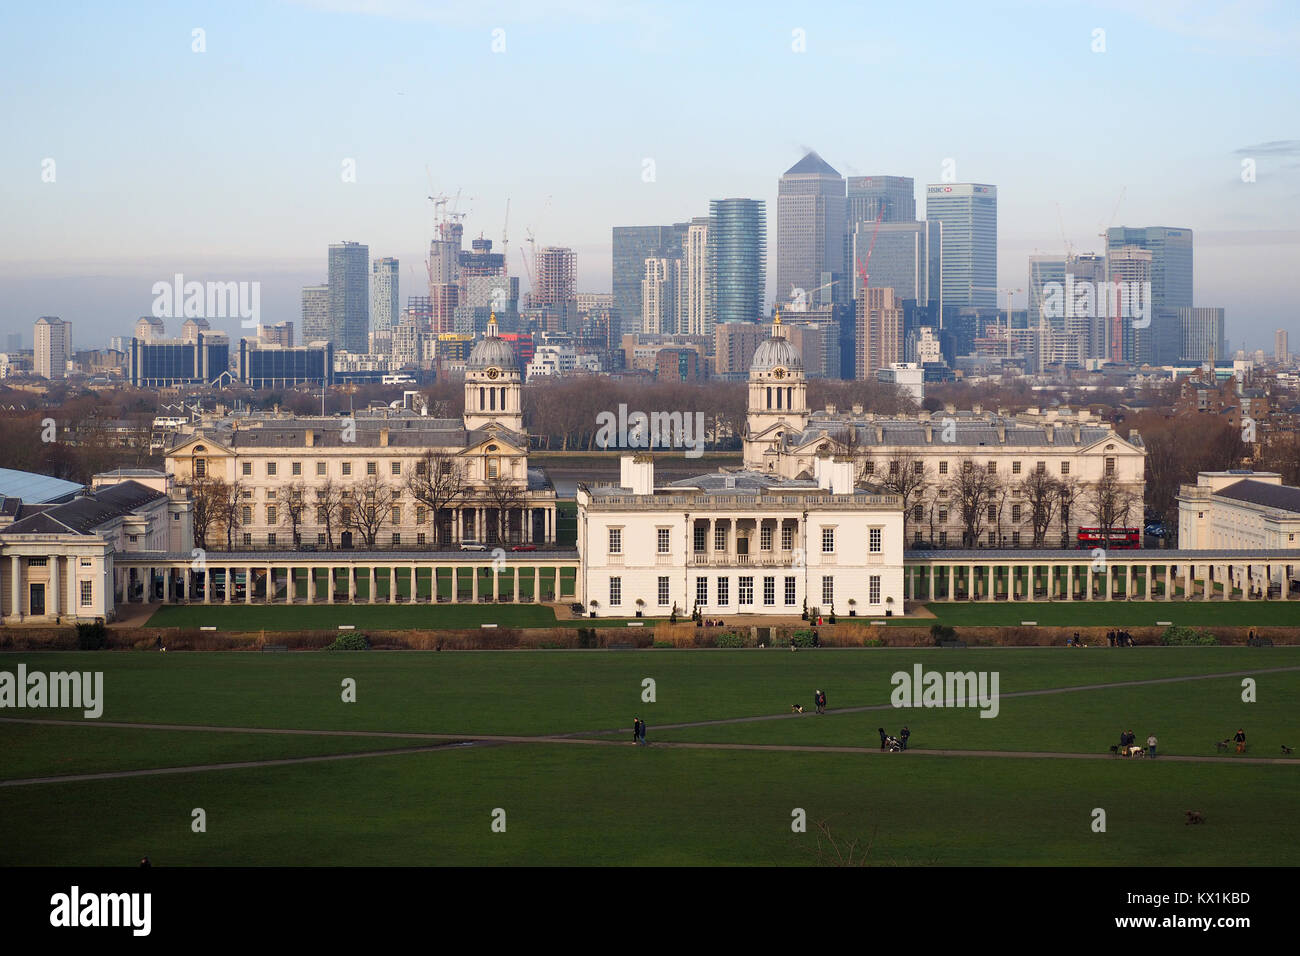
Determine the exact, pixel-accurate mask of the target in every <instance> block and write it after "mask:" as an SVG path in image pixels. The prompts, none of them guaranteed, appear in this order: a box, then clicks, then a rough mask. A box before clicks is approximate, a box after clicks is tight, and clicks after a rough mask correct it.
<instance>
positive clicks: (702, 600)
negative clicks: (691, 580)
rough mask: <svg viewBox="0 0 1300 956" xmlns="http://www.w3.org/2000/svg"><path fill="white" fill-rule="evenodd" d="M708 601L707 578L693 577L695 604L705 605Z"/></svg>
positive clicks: (698, 605)
mask: <svg viewBox="0 0 1300 956" xmlns="http://www.w3.org/2000/svg"><path fill="white" fill-rule="evenodd" d="M708 603H709V579H708V578H696V579H695V605H696V606H697V607H705V606H706V605H707V604H708Z"/></svg>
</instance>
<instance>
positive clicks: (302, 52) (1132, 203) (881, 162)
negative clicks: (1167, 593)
mask: <svg viewBox="0 0 1300 956" xmlns="http://www.w3.org/2000/svg"><path fill="white" fill-rule="evenodd" d="M196 31H198V32H196ZM200 48H201V49H200ZM1298 59H1300V4H1297V3H1295V2H1293V0H1277V2H1265V0H1236V2H1207V0H1189V2H1174V0H1152V2H1147V3H1143V2H1137V0H1095V2H1051V0H1045V2H1029V0H989V2H986V3H980V4H970V3H966V2H954V3H947V2H937V3H924V4H920V3H903V2H899V3H876V2H871V3H861V2H853V3H843V4H841V3H824V4H823V3H807V2H798V3H796V2H783V3H772V2H761V0H760V2H745V3H736V2H724V3H716V4H699V3H698V2H695V3H691V2H687V3H677V2H664V0H655V2H638V0H624V2H619V0H616V2H610V3H598V2H594V0H526V2H500V0H481V2H477V3H461V2H450V3H434V2H426V0H266V2H252V0H223V2H218V3H189V2H173V3H151V2H139V0H133V2H131V3H129V4H122V5H118V4H111V3H82V2H68V3H61V4H58V5H57V6H54V5H47V4H6V5H4V7H3V9H2V10H0V81H2V83H3V90H4V94H3V97H0V130H3V134H2V139H3V146H0V222H2V223H3V229H0V336H3V335H4V334H6V333H11V332H20V333H21V334H22V336H23V343H24V345H25V346H26V347H28V348H30V347H31V342H32V323H33V322H34V321H35V319H36V318H37V317H38V316H40V315H59V316H61V317H62V318H64V319H67V320H71V321H72V322H73V323H74V325H73V342H74V346H75V347H77V348H86V347H99V346H103V345H106V344H107V342H108V338H109V336H111V335H129V334H130V333H131V327H132V325H133V323H134V320H135V319H136V318H137V317H139V316H141V315H146V314H148V313H149V312H150V309H151V306H152V303H153V294H152V287H153V284H154V283H155V282H159V281H167V282H170V281H171V280H172V277H173V276H174V275H175V274H177V273H180V274H182V275H184V276H185V278H186V279H187V280H189V281H195V280H197V281H200V282H204V281H221V282H225V281H257V282H260V283H261V308H262V316H263V321H266V322H271V323H273V322H279V321H284V320H292V321H294V322H295V324H297V323H298V320H299V315H298V313H299V291H300V287H301V286H302V285H305V284H314V283H319V282H323V281H325V278H326V271H327V270H326V249H327V247H328V245H329V244H330V243H331V242H340V241H343V240H352V241H358V242H362V243H365V244H367V245H368V246H369V247H370V252H371V255H372V257H380V256H396V257H398V258H399V259H400V260H401V290H400V291H401V297H402V300H403V301H405V298H406V296H408V295H412V294H426V293H425V292H424V291H423V289H422V287H423V286H424V285H425V282H426V280H425V278H424V266H423V260H424V257H425V255H426V253H427V249H428V241H429V239H430V237H431V233H432V228H433V221H434V210H433V204H432V203H430V202H429V200H428V197H429V196H430V195H439V194H446V195H448V196H451V197H455V196H457V195H458V194H459V196H460V201H459V211H461V212H464V213H466V218H465V235H466V240H467V241H466V246H468V239H469V238H471V237H474V236H478V235H479V234H480V233H482V234H483V235H485V236H486V237H487V238H489V239H492V240H493V242H494V244H495V250H494V251H499V249H500V242H501V239H502V236H503V232H504V231H505V230H506V228H507V222H506V204H507V199H508V200H509V222H508V236H509V252H508V255H509V258H510V269H511V272H512V274H519V275H521V276H522V275H523V265H524V263H523V259H522V258H521V250H525V249H526V248H527V243H526V239H527V230H531V231H532V234H533V235H534V236H535V237H536V241H537V244H538V245H539V246H541V245H559V246H569V247H572V248H573V249H574V250H575V253H576V256H577V268H578V290H579V291H582V292H607V291H609V288H610V230H611V227H612V226H615V225H644V224H655V223H669V222H675V221H683V220H686V219H689V218H690V217H692V216H701V215H706V214H707V212H708V203H709V200H710V199H716V198H723V197H732V196H745V197H752V198H758V199H764V200H766V201H767V207H768V236H769V248H768V275H769V289H770V291H772V292H774V291H775V290H774V289H771V285H772V279H773V278H774V276H775V272H776V268H775V267H776V263H775V256H774V252H775V249H774V247H775V242H774V240H775V236H776V215H775V213H776V189H777V180H778V178H779V177H780V174H781V173H782V172H783V171H784V170H786V169H787V168H789V167H790V166H791V165H793V164H794V163H795V162H797V161H798V160H799V158H800V157H801V156H802V155H803V153H804V152H805V151H806V150H807V149H810V148H811V149H816V150H817V151H818V153H819V154H820V155H821V156H822V157H823V158H824V159H826V160H827V161H828V162H829V163H830V164H831V165H832V166H834V167H835V168H836V169H837V170H839V172H840V173H841V174H843V175H845V176H851V175H873V174H874V175H897V176H911V177H913V178H914V179H915V180H916V183H917V192H918V197H919V199H922V200H923V193H924V186H925V184H926V183H930V182H939V181H940V179H941V174H942V170H943V169H944V163H945V161H946V160H950V161H951V163H952V164H953V168H954V170H955V178H956V180H957V181H960V182H979V183H991V184H995V185H996V186H997V187H998V200H999V210H998V215H999V238H998V246H999V251H998V258H999V277H998V285H999V286H1000V287H1003V288H1009V289H1023V288H1024V287H1025V285H1026V284H1027V279H1028V261H1027V260H1028V256H1029V255H1031V254H1034V253H1061V252H1063V251H1064V250H1065V249H1066V247H1067V245H1068V246H1069V247H1070V248H1072V249H1073V250H1074V251H1076V252H1086V251H1101V250H1102V246H1103V243H1102V242H1101V240H1100V239H1099V238H1098V235H1099V234H1100V233H1103V232H1104V231H1105V229H1106V227H1107V226H1110V225H1116V226H1119V225H1128V226H1148V225H1163V226H1171V227H1183V228H1190V229H1192V230H1193V231H1194V232H1195V289H1194V297H1195V303H1196V304H1197V305H1200V306H1223V307H1224V308H1225V309H1226V310H1227V335H1228V338H1229V340H1230V342H1231V345H1232V347H1233V348H1236V347H1247V348H1251V349H1253V348H1257V347H1259V348H1265V349H1266V350H1268V351H1271V350H1272V345H1273V330H1274V329H1278V328H1286V329H1288V330H1289V331H1290V333H1291V342H1292V343H1293V347H1294V343H1296V342H1300V305H1298V304H1297V303H1300V217H1298V216H1297V213H1298V212H1300V124H1298V122H1297V121H1298V119H1300V63H1298ZM918 213H919V214H923V205H922V203H921V202H920V201H918ZM524 285H525V287H526V286H527V282H526V280H525V281H524ZM1024 299H1025V296H1024V295H1023V293H1021V294H1017V295H1014V296H1013V298H1012V303H1013V305H1020V306H1021V307H1023V304H1024ZM1003 301H1004V297H1002V296H1000V297H999V303H1002V302H1003ZM221 324H222V323H221V322H220V321H219V320H218V321H216V322H214V325H216V326H218V327H220V326H221ZM228 325H229V330H230V331H237V330H238V323H237V321H232V322H231V323H228ZM167 331H168V334H179V331H180V330H179V323H178V322H175V321H174V322H172V323H171V324H170V325H169V327H168V330H167ZM3 344H4V339H3V338H0V345H3Z"/></svg>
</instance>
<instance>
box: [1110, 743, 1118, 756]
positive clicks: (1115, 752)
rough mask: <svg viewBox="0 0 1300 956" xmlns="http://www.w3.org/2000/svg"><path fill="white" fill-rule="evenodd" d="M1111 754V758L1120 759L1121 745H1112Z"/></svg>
mask: <svg viewBox="0 0 1300 956" xmlns="http://www.w3.org/2000/svg"><path fill="white" fill-rule="evenodd" d="M1110 752H1111V756H1114V757H1118V756H1119V744H1111V745H1110Z"/></svg>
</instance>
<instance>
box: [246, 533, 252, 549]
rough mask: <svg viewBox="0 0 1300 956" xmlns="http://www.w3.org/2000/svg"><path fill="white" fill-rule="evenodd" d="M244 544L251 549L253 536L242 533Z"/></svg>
mask: <svg viewBox="0 0 1300 956" xmlns="http://www.w3.org/2000/svg"><path fill="white" fill-rule="evenodd" d="M244 544H245V546H247V547H252V545H253V536H252V535H251V534H249V533H248V532H244Z"/></svg>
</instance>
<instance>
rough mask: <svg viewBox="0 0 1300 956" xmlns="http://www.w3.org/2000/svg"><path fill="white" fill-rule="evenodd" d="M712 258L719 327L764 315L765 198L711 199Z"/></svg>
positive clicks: (714, 307)
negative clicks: (723, 324) (725, 323)
mask: <svg viewBox="0 0 1300 956" xmlns="http://www.w3.org/2000/svg"><path fill="white" fill-rule="evenodd" d="M708 259H709V264H708V268H709V273H710V275H711V276H712V279H713V318H714V323H715V327H716V326H717V325H721V324H722V323H724V322H757V321H758V320H759V319H760V318H762V316H763V298H764V292H765V287H766V284H767V207H766V204H765V203H764V202H763V200H761V199H714V200H711V201H710V202H709V231H708Z"/></svg>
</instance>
